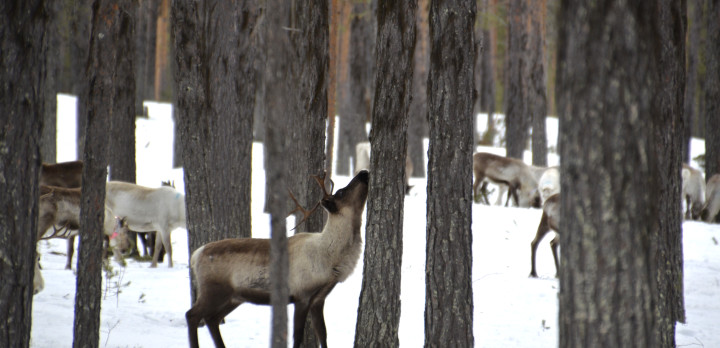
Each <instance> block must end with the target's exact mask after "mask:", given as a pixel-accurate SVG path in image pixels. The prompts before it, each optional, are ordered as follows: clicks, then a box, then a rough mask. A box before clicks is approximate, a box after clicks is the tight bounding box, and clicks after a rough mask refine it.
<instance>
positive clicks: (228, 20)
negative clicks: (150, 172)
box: [171, 0, 256, 253]
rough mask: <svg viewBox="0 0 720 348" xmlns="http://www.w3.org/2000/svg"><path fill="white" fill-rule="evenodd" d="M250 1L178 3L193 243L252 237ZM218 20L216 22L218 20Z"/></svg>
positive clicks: (180, 112)
mask: <svg viewBox="0 0 720 348" xmlns="http://www.w3.org/2000/svg"><path fill="white" fill-rule="evenodd" d="M248 8H249V6H248V5H247V3H246V2H240V3H235V2H226V1H220V0H217V1H216V0H208V1H199V2H194V3H185V2H173V6H172V21H171V22H172V24H173V26H172V29H173V34H174V38H175V62H176V64H177V69H176V70H175V83H176V85H177V89H176V90H177V92H178V95H177V96H178V102H177V109H176V115H177V120H178V123H177V127H179V131H180V139H179V140H180V141H181V142H182V144H183V161H184V163H185V164H186V165H185V167H184V171H185V192H186V204H187V215H188V216H187V221H188V224H187V227H188V235H189V238H188V244H189V245H188V247H189V251H190V253H192V252H193V251H195V249H197V248H198V247H200V246H201V245H203V244H205V243H208V242H210V241H215V240H220V239H223V238H230V237H250V234H251V233H250V231H251V223H250V186H251V182H250V167H251V166H250V154H251V145H252V111H253V101H254V99H255V83H254V76H255V75H254V71H253V68H252V64H253V62H254V59H255V56H254V55H255V51H254V48H253V46H252V41H251V37H250V34H251V32H252V30H253V29H254V27H255V18H256V16H255V15H256V14H255V13H252V12H251V11H249V9H248ZM211 24H212V25H211Z"/></svg>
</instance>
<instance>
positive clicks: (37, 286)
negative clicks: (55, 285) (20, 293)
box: [33, 253, 45, 295]
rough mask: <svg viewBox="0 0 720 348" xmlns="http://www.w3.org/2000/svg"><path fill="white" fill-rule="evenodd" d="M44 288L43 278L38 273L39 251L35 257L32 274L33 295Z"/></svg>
mask: <svg viewBox="0 0 720 348" xmlns="http://www.w3.org/2000/svg"><path fill="white" fill-rule="evenodd" d="M44 288H45V280H44V279H43V277H42V273H40V253H37V257H36V258H35V275H34V276H33V295H37V294H38V293H39V292H40V291H43V289H44Z"/></svg>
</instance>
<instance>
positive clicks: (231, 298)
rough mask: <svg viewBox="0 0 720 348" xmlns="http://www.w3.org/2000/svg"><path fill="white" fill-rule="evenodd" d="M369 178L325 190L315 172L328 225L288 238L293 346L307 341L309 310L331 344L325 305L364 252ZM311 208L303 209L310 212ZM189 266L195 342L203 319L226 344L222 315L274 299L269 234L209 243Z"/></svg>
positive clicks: (191, 331) (189, 315) (217, 340)
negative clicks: (193, 292) (194, 296)
mask: <svg viewBox="0 0 720 348" xmlns="http://www.w3.org/2000/svg"><path fill="white" fill-rule="evenodd" d="M368 178H369V174H368V172H367V171H361V172H360V173H359V174H358V175H356V176H355V178H353V180H352V181H351V182H350V183H349V184H348V185H347V186H346V187H345V188H343V189H340V190H338V191H337V192H335V194H330V193H328V192H327V191H325V183H324V177H323V178H318V177H316V180H317V181H318V184H320V186H321V187H323V191H325V194H324V197H323V198H322V200H321V201H320V202H319V203H318V204H321V205H322V206H323V208H325V210H327V212H328V218H327V221H326V223H325V227H324V228H323V230H322V232H321V233H297V234H295V235H293V236H292V237H290V238H288V241H287V248H288V257H289V260H290V270H289V278H288V286H289V290H290V302H291V303H294V304H295V314H294V318H293V321H294V347H299V346H300V344H301V342H302V340H303V332H304V326H305V320H306V317H307V315H308V312H309V313H310V315H311V316H312V323H313V326H314V327H315V333H316V334H317V335H318V338H319V340H320V344H321V346H322V347H327V332H326V328H325V319H324V316H323V306H324V304H325V298H326V297H327V295H328V294H329V293H330V291H332V289H333V288H334V287H335V285H336V284H337V283H339V282H342V281H344V280H345V279H347V277H348V276H350V274H351V273H352V271H353V269H354V268H355V265H356V263H357V261H358V259H359V257H360V252H361V251H362V234H361V232H360V226H361V223H362V213H363V209H364V206H365V200H366V199H367V193H368ZM331 192H332V189H331ZM298 206H299V205H298ZM316 207H317V205H316ZM314 210H315V209H313V210H312V211H314ZM312 211H310V212H307V211H305V210H304V209H303V212H304V213H305V216H306V217H307V216H309V215H310V214H311V213H312ZM190 267H191V269H192V272H193V274H194V275H195V277H194V280H195V282H194V283H193V287H194V288H195V289H196V290H197V300H196V301H195V303H194V304H193V306H192V308H190V310H189V311H188V312H187V313H186V314H185V317H186V318H187V322H188V331H189V336H190V346H191V347H195V348H197V347H198V336H197V328H198V324H199V323H200V321H201V320H204V321H205V323H206V324H207V326H208V329H209V330H210V335H211V336H212V338H213V341H214V342H215V345H216V346H217V347H224V343H223V340H222V337H221V336H220V329H219V326H218V325H219V323H220V320H221V319H222V318H223V317H224V316H226V315H227V314H229V313H230V312H232V311H233V310H234V309H235V308H237V307H238V306H239V305H241V304H243V303H245V302H251V303H256V304H265V305H267V304H269V303H270V279H269V274H270V271H269V267H270V240H268V239H255V238H243V239H225V240H221V241H218V242H212V243H208V244H205V245H203V246H201V247H200V248H198V249H197V250H195V252H193V253H192V257H191V258H190Z"/></svg>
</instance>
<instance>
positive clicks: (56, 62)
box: [40, 1, 61, 163]
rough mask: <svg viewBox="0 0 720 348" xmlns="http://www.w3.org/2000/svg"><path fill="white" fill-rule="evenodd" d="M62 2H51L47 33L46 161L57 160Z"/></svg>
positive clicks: (43, 153)
mask: <svg viewBox="0 0 720 348" xmlns="http://www.w3.org/2000/svg"><path fill="white" fill-rule="evenodd" d="M59 8H60V2H58V1H52V2H49V8H48V11H50V12H51V13H53V14H54V15H53V16H52V17H50V21H49V23H48V31H47V34H46V45H47V54H46V55H45V56H44V58H45V65H46V67H45V69H46V70H45V71H46V72H47V73H46V74H47V75H46V78H45V98H46V101H45V115H44V117H43V127H42V136H41V137H40V155H41V157H42V161H43V162H45V163H55V162H56V161H57V135H56V133H57V93H58V86H59V83H58V82H57V77H58V75H60V67H61V62H60V57H59V56H60V33H59V29H60V28H59V27H60V21H59V19H60V17H59V16H57V13H58V9H59Z"/></svg>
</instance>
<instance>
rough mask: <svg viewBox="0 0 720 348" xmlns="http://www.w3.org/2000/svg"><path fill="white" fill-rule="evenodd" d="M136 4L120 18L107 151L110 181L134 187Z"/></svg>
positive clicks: (132, 4) (129, 7) (131, 5)
mask: <svg viewBox="0 0 720 348" xmlns="http://www.w3.org/2000/svg"><path fill="white" fill-rule="evenodd" d="M136 5H137V3H136V2H135V1H127V2H126V6H127V7H126V8H124V9H123V12H122V14H121V16H120V18H119V20H120V22H119V23H118V25H119V26H120V29H119V30H120V31H119V33H118V35H119V36H118V41H117V42H116V45H117V50H118V52H123V53H122V54H120V55H119V56H118V58H117V67H116V71H117V72H116V77H115V79H114V83H115V97H114V100H113V113H112V115H113V117H112V119H111V122H112V127H110V128H109V133H110V137H109V138H108V139H110V141H109V142H110V149H111V150H110V151H108V164H109V165H110V173H109V174H110V180H120V181H125V182H131V183H135V175H136V169H135V106H136V105H135V97H136V93H135V87H136V84H135V71H136V70H135V67H134V63H133V59H134V58H135V57H136V55H135V41H134V37H135V34H134V28H135V23H134V17H132V16H131V14H133V13H136V8H135V7H136Z"/></svg>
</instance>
